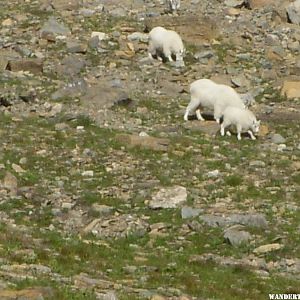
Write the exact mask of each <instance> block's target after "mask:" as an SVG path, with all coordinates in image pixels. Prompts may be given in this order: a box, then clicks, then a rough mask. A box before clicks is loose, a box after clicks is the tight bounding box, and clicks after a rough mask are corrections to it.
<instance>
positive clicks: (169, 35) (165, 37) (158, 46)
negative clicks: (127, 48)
mask: <svg viewBox="0 0 300 300" xmlns="http://www.w3.org/2000/svg"><path fill="white" fill-rule="evenodd" d="M148 52H149V56H150V57H153V55H156V54H158V53H159V52H162V53H163V55H164V56H165V57H166V58H168V59H169V61H173V59H172V54H175V55H176V61H181V62H183V55H184V52H185V49H184V46H183V43H182V39H181V37H180V36H179V34H178V33H177V32H175V31H173V30H167V29H165V28H163V27H154V28H153V29H152V30H151V31H150V33H149V48H148Z"/></svg>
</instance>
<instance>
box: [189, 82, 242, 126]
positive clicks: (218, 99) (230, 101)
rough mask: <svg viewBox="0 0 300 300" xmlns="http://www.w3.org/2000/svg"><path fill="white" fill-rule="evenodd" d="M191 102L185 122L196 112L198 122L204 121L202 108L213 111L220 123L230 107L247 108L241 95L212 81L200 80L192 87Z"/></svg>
mask: <svg viewBox="0 0 300 300" xmlns="http://www.w3.org/2000/svg"><path fill="white" fill-rule="evenodd" d="M190 94H191V100H190V103H189V104H188V106H187V108H186V111H185V114H184V120H185V121H187V120H188V116H189V114H190V113H194V112H196V116H197V119H198V120H201V121H204V119H203V117H202V115H201V111H200V107H201V108H208V109H213V111H214V118H215V120H216V121H217V122H218V123H220V118H221V117H222V115H223V112H224V110H225V109H226V107H228V106H233V107H239V108H245V104H244V103H243V101H242V99H241V98H240V96H239V94H238V93H237V92H236V91H235V90H234V89H233V88H231V87H230V86H227V85H224V84H217V83H215V82H213V81H212V80H210V79H199V80H196V81H194V82H193V83H192V84H191V85H190Z"/></svg>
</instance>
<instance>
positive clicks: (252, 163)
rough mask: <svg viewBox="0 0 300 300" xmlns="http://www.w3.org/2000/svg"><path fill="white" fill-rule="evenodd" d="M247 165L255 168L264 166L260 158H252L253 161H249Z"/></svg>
mask: <svg viewBox="0 0 300 300" xmlns="http://www.w3.org/2000/svg"><path fill="white" fill-rule="evenodd" d="M249 166H250V167H255V168H264V167H265V166H266V164H265V162H264V161H261V160H253V161H250V163H249Z"/></svg>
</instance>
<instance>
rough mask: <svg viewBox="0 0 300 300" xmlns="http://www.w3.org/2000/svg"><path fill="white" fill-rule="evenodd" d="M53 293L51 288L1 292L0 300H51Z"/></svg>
mask: <svg viewBox="0 0 300 300" xmlns="http://www.w3.org/2000/svg"><path fill="white" fill-rule="evenodd" d="M53 297H54V291H53V290H52V289H51V288H46V287H42V288H39V287H37V288H28V289H23V290H19V291H13V290H1V291H0V299H1V300H18V299H20V300H21V299H22V300H43V299H50V298H51V299H53Z"/></svg>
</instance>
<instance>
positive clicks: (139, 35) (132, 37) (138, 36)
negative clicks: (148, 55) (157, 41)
mask: <svg viewBox="0 0 300 300" xmlns="http://www.w3.org/2000/svg"><path fill="white" fill-rule="evenodd" d="M127 39H128V40H129V41H139V42H143V43H147V42H148V39H149V35H148V34H146V33H143V32H133V33H131V34H129V35H128V36H127Z"/></svg>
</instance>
